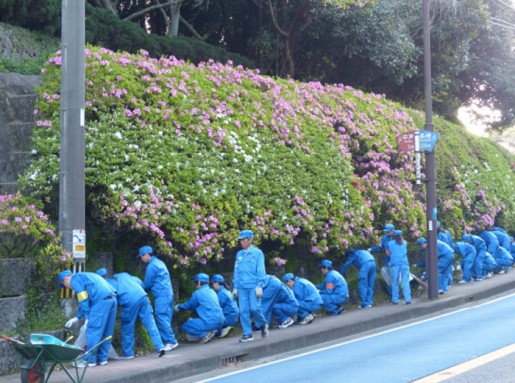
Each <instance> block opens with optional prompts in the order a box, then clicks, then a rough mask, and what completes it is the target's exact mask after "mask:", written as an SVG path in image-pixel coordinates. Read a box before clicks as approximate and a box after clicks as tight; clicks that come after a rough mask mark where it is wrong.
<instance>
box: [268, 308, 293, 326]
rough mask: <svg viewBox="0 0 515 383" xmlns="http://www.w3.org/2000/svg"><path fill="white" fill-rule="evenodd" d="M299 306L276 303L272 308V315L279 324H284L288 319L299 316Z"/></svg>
mask: <svg viewBox="0 0 515 383" xmlns="http://www.w3.org/2000/svg"><path fill="white" fill-rule="evenodd" d="M297 311H298V306H295V305H292V304H289V303H276V304H274V306H273V307H272V315H273V316H274V317H275V318H276V319H277V321H278V322H279V324H281V323H283V322H284V321H285V320H286V319H288V317H290V318H292V319H293V317H294V316H295V315H297Z"/></svg>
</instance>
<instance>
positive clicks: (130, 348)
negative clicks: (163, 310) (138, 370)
mask: <svg viewBox="0 0 515 383" xmlns="http://www.w3.org/2000/svg"><path fill="white" fill-rule="evenodd" d="M138 318H139V319H140V320H141V323H143V326H145V329H146V330H147V333H148V335H149V336H150V339H151V340H152V343H154V347H155V349H156V351H159V350H161V349H162V348H163V347H164V344H163V341H162V339H161V335H160V334H159V330H158V329H157V325H156V322H155V320H154V315H153V312H152V306H151V305H150V301H149V300H148V297H147V296H144V297H142V298H141V299H140V300H139V301H137V302H136V303H135V304H133V305H132V306H131V307H125V308H124V309H123V311H122V313H121V315H120V319H121V322H122V351H123V356H134V325H135V324H136V320H137V319H138Z"/></svg>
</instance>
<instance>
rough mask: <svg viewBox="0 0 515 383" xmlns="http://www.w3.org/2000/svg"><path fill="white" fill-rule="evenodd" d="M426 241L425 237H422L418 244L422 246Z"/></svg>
mask: <svg viewBox="0 0 515 383" xmlns="http://www.w3.org/2000/svg"><path fill="white" fill-rule="evenodd" d="M424 243H427V241H426V239H425V238H420V239H419V240H418V242H417V245H419V246H422V245H423V244H424Z"/></svg>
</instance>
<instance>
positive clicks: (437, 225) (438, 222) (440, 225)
mask: <svg viewBox="0 0 515 383" xmlns="http://www.w3.org/2000/svg"><path fill="white" fill-rule="evenodd" d="M441 227H442V223H441V222H440V221H436V228H437V229H439V228H441Z"/></svg>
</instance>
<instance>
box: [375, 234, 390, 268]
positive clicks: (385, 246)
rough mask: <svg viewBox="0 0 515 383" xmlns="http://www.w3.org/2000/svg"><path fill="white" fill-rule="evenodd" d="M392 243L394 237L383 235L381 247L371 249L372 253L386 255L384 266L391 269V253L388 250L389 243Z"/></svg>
mask: <svg viewBox="0 0 515 383" xmlns="http://www.w3.org/2000/svg"><path fill="white" fill-rule="evenodd" d="M390 241H393V237H390V236H389V235H388V234H385V235H383V237H382V238H381V243H380V244H379V246H374V247H371V248H370V252H371V253H381V252H383V253H384V265H385V267H390V257H389V253H388V252H389V251H390V250H388V243H389V242H390Z"/></svg>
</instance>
